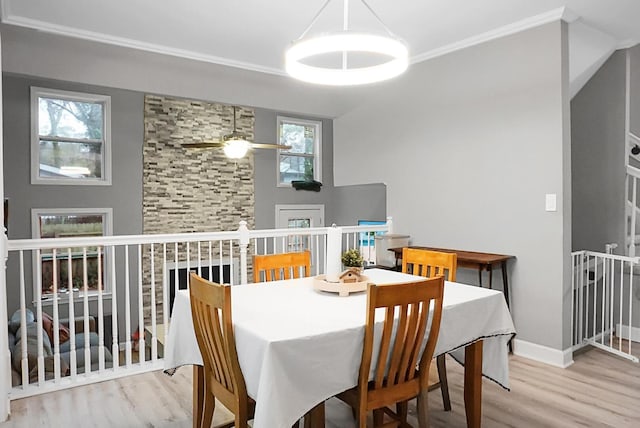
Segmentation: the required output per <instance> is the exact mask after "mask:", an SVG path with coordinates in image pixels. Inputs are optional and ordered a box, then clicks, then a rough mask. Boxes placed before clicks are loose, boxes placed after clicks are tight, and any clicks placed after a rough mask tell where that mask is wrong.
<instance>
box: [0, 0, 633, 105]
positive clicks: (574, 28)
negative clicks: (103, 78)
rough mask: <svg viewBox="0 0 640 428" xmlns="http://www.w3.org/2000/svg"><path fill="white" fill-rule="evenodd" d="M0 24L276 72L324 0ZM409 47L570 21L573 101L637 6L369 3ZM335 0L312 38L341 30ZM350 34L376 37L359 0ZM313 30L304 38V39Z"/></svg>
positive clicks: (420, 50) (49, 8) (92, 4)
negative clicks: (353, 30)
mask: <svg viewBox="0 0 640 428" xmlns="http://www.w3.org/2000/svg"><path fill="white" fill-rule="evenodd" d="M0 1H2V22H4V23H7V24H12V25H18V26H23V27H29V28H34V29H39V30H42V31H47V32H52V33H58V34H65V35H69V36H73V37H79V38H85V39H90V40H94V41H100V42H105V43H111V44H116V45H120V46H128V47H135V48H139V49H144V50H148V51H153V52H160V53H166V54H170V55H175V56H180V57H185V58H191V59H198V60H202V61H207V62H213V63H219V64H224V65H231V66H235V67H240V68H245V69H249V70H256V71H261V72H266V73H273V74H283V73H284V71H283V53H284V51H285V49H286V47H287V46H288V45H289V43H291V41H292V40H295V39H296V38H298V37H299V36H300V34H301V33H302V32H303V31H304V30H305V28H306V27H307V26H308V25H309V24H310V22H311V20H312V18H313V17H314V16H315V14H316V13H317V11H318V10H319V9H320V7H321V6H322V5H323V4H324V2H325V0H305V1H300V0H277V1H265V0H188V1H175V0H109V1H105V0H83V1H78V0H56V1H51V0H0ZM368 3H369V4H370V5H371V7H372V8H373V9H374V10H375V11H376V13H377V14H378V15H379V16H380V17H381V18H382V20H383V21H384V22H385V24H386V25H387V26H388V27H389V28H390V29H391V30H393V31H394V32H395V33H396V34H397V35H398V36H399V37H401V38H403V39H404V40H405V41H407V43H408V45H409V47H410V51H411V56H412V62H420V61H424V60H428V59H429V58H432V57H435V56H438V55H442V54H445V53H447V52H451V51H453V50H456V49H460V48H464V47H466V46H470V45H473V44H476V43H479V42H482V41H485V40H490V39H493V38H496V37H500V36H502V35H506V34H511V33H514V32H517V31H520V30H523V29H526V28H530V27H533V26H536V25H540V24H543V23H546V22H550V21H554V20H557V19H560V18H562V19H564V20H566V21H567V22H570V26H569V43H570V76H571V93H572V95H573V94H575V93H576V92H577V90H578V89H579V88H580V87H582V85H583V84H584V83H585V82H586V81H587V80H588V78H589V77H591V75H592V74H593V72H595V70H597V69H598V67H599V66H600V65H601V64H602V62H604V61H605V60H606V58H607V57H608V56H609V55H610V54H611V52H613V50H615V49H617V48H620V47H628V46H631V45H633V44H636V43H637V42H638V41H640V25H638V24H637V20H638V18H640V1H638V0H606V1H603V0H473V1H470V0H430V1H419V0H368ZM341 15H342V1H341V0H333V1H332V2H331V3H330V4H329V6H328V7H327V9H326V10H325V11H324V12H323V14H322V15H321V16H320V19H319V20H318V22H317V23H316V24H315V25H314V26H313V28H312V30H311V33H316V32H323V31H331V30H338V29H339V28H340V26H341V21H342V16H341ZM351 22H352V27H353V28H357V29H363V30H368V31H378V30H380V29H381V27H380V26H379V24H377V23H376V22H375V20H374V19H373V18H372V17H371V15H370V14H369V13H368V12H367V10H366V9H365V8H364V6H363V5H362V4H361V2H360V0H351ZM311 33H310V34H311Z"/></svg>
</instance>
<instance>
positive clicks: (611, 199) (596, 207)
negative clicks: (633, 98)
mask: <svg viewBox="0 0 640 428" xmlns="http://www.w3.org/2000/svg"><path fill="white" fill-rule="evenodd" d="M625 56H626V51H624V50H621V51H617V52H615V53H614V54H613V55H612V56H611V57H610V58H609V59H608V60H607V62H605V64H604V65H603V66H602V68H600V70H598V72H597V73H596V74H595V75H594V76H593V77H592V78H591V80H590V81H589V82H588V83H587V84H586V85H585V86H584V87H583V88H582V90H580V92H578V94H576V96H575V97H574V98H573V99H572V100H571V141H572V147H571V161H572V164H573V169H572V171H571V173H572V180H571V181H572V186H573V188H572V194H573V200H572V204H573V211H572V212H573V216H572V217H573V218H572V220H573V221H572V238H573V239H572V241H573V242H572V248H573V250H575V251H577V250H592V251H604V247H605V244H608V243H611V242H615V243H618V245H619V249H618V251H617V253H618V254H623V253H624V218H625V214H624V181H625V162H626V159H625V135H624V129H625V92H626V91H625V68H626V66H625V63H626V60H625Z"/></svg>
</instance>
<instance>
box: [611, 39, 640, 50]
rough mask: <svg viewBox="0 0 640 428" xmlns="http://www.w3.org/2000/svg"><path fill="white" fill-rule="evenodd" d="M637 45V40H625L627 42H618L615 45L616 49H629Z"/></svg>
mask: <svg viewBox="0 0 640 428" xmlns="http://www.w3.org/2000/svg"><path fill="white" fill-rule="evenodd" d="M637 44H638V41H637V40H633V39H627V40H623V41H621V42H618V44H617V45H616V49H629V48H631V47H633V46H635V45H637Z"/></svg>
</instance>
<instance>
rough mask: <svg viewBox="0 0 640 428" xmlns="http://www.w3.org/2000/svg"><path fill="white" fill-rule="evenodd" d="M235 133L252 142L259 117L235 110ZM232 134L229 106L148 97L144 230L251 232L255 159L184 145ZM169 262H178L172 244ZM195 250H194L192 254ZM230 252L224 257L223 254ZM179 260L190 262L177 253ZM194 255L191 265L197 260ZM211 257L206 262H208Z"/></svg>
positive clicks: (158, 281)
mask: <svg viewBox="0 0 640 428" xmlns="http://www.w3.org/2000/svg"><path fill="white" fill-rule="evenodd" d="M236 114H237V116H236V126H237V129H238V131H240V132H242V133H244V134H246V135H247V136H248V137H249V138H250V139H253V129H254V122H255V119H254V112H253V110H252V109H248V108H240V107H238V109H237V113H236ZM232 130H233V108H232V106H229V105H224V104H217V103H209V102H204V101H194V100H186V99H179V98H171V97H163V96H156V95H147V96H145V104H144V145H143V170H144V172H143V174H144V175H143V231H144V233H145V234H154V233H183V232H216V231H228V230H236V229H237V228H238V223H239V222H240V221H241V220H245V221H247V223H248V226H249V227H250V228H252V227H253V225H254V196H253V195H254V185H253V155H252V154H251V153H249V154H248V155H247V156H246V157H245V158H244V159H240V160H239V161H237V162H236V161H234V160H230V159H228V158H227V157H226V156H225V155H224V152H223V151H222V149H221V148H208V149H188V148H184V147H182V144H183V143H192V142H201V141H219V140H221V138H222V136H223V135H225V134H228V133H230V132H231V131H232ZM161 247H162V246H160V245H157V246H155V248H154V252H155V254H156V256H155V257H154V259H155V268H154V270H155V289H156V296H155V298H156V307H157V310H158V317H159V318H158V320H160V319H162V318H161V316H162V312H161V303H162V277H161V267H162V251H163V250H162V248H161ZM168 247H169V248H167V250H168V253H167V259H168V260H170V261H173V259H174V257H173V245H170V246H168ZM193 249H194V248H193V247H192V251H193ZM225 252H226V251H225ZM179 254H180V256H179V260H180V261H185V260H186V255H185V251H184V247H183V246H180V250H179ZM195 258H197V257H194V255H193V252H192V256H191V257H190V259H192V260H194V259H195ZM207 258H208V257H207ZM144 260H145V262H144V271H145V274H144V278H145V279H146V280H145V281H143V286H144V288H143V289H144V293H143V294H144V301H145V303H144V307H145V319H146V320H148V319H149V311H150V309H149V308H150V306H149V302H150V293H151V279H150V275H149V274H150V263H149V261H150V248H146V249H145V253H144Z"/></svg>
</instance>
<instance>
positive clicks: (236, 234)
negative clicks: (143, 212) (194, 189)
mask: <svg viewBox="0 0 640 428" xmlns="http://www.w3.org/2000/svg"><path fill="white" fill-rule="evenodd" d="M328 229H329V228H328V227H313V228H299V229H259V230H249V238H273V237H280V236H288V235H300V236H309V235H326V234H327V230H328ZM341 229H342V232H343V233H353V232H377V231H381V232H386V231H388V226H387V225H363V226H341ZM239 239H240V231H239V230H234V231H227V232H195V233H190V232H187V233H172V234H167V233H164V234H147V235H112V236H82V237H76V238H73V237H71V238H70V237H65V238H55V239H52V238H32V239H10V240H8V242H7V248H8V250H9V251H20V250H47V249H53V248H74V247H89V246H91V247H95V246H114V245H138V244H140V245H145V244H168V243H175V242H198V241H214V240H239Z"/></svg>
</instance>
